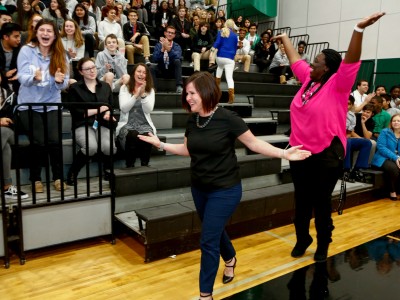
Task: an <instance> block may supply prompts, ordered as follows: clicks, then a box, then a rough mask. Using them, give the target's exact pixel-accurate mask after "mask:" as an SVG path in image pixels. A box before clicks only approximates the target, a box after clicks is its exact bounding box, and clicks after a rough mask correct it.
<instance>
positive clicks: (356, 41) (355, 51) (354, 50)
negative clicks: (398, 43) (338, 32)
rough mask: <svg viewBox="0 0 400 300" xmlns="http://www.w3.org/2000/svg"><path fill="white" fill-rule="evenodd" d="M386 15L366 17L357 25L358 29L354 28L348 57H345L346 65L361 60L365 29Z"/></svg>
mask: <svg viewBox="0 0 400 300" xmlns="http://www.w3.org/2000/svg"><path fill="white" fill-rule="evenodd" d="M384 15H385V13H384V12H379V13H374V14H373V15H370V16H369V17H365V18H364V19H362V20H361V21H360V22H358V23H357V25H356V27H354V31H353V35H352V36H351V40H350V44H349V48H348V49H347V52H346V56H345V57H344V62H345V63H355V62H358V61H359V60H360V57H361V45H362V39H363V31H364V29H365V28H367V27H368V26H370V25H372V24H374V23H375V22H376V21H378V20H379V19H380V18H381V17H382V16H384Z"/></svg>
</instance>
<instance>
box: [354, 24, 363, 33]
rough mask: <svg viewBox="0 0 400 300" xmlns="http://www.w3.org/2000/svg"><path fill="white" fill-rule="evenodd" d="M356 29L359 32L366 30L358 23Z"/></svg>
mask: <svg viewBox="0 0 400 300" xmlns="http://www.w3.org/2000/svg"><path fill="white" fill-rule="evenodd" d="M354 30H355V31H357V32H363V31H364V28H360V27H358V26H357V25H356V26H354Z"/></svg>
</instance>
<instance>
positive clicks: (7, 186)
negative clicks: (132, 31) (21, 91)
mask: <svg viewBox="0 0 400 300" xmlns="http://www.w3.org/2000/svg"><path fill="white" fill-rule="evenodd" d="M2 73H3V72H0V130H1V134H0V136H1V150H2V151H1V153H2V155H3V156H2V159H3V180H4V186H3V193H4V197H5V199H7V200H8V199H13V200H16V199H18V194H19V195H20V197H21V199H26V198H28V194H26V193H24V192H22V191H20V190H18V188H17V187H16V186H14V185H12V178H11V155H12V151H11V145H13V144H14V131H13V130H12V127H13V123H14V122H13V118H14V116H13V100H14V95H13V93H12V92H11V91H7V90H8V89H6V88H3V87H7V86H6V85H5V84H4V82H3V81H2Z"/></svg>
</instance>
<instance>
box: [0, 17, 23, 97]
mask: <svg viewBox="0 0 400 300" xmlns="http://www.w3.org/2000/svg"><path fill="white" fill-rule="evenodd" d="M0 35H1V43H0V68H1V70H2V73H1V75H2V78H3V85H5V86H9V87H10V88H12V91H13V92H14V93H18V89H19V82H18V80H17V57H18V53H19V50H20V49H21V26H20V25H18V24H16V23H5V24H4V25H3V26H2V28H1V30H0ZM6 52H7V54H8V55H7V56H6ZM10 54H11V55H10Z"/></svg>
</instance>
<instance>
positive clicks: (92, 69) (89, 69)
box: [82, 66, 96, 72]
mask: <svg viewBox="0 0 400 300" xmlns="http://www.w3.org/2000/svg"><path fill="white" fill-rule="evenodd" d="M94 70H96V66H93V67H91V68H86V69H82V72H90V71H94Z"/></svg>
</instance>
